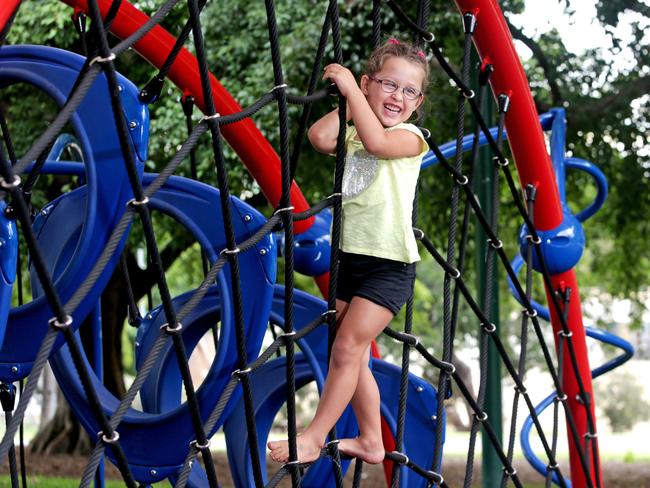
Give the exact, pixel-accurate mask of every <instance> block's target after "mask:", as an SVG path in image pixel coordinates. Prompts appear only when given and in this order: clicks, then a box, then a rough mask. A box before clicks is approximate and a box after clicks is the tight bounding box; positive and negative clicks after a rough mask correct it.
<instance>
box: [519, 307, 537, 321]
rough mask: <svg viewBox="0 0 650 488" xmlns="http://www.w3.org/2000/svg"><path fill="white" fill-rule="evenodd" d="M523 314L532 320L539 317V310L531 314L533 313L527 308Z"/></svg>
mask: <svg viewBox="0 0 650 488" xmlns="http://www.w3.org/2000/svg"><path fill="white" fill-rule="evenodd" d="M522 313H523V314H524V315H525V316H526V317H529V318H531V319H532V318H533V317H537V310H535V309H533V311H532V312H531V311H530V310H528V309H527V308H524V309H523V310H522Z"/></svg>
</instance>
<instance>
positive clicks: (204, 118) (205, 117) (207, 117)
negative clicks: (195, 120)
mask: <svg viewBox="0 0 650 488" xmlns="http://www.w3.org/2000/svg"><path fill="white" fill-rule="evenodd" d="M219 117H221V114H220V113H219V112H215V113H213V114H212V115H204V116H203V117H201V120H200V121H199V123H201V122H207V121H208V120H214V119H218V118H219Z"/></svg>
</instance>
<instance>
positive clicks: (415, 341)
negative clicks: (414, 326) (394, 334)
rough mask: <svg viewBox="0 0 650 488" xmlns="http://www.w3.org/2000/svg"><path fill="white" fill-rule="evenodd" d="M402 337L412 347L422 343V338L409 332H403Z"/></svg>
mask: <svg viewBox="0 0 650 488" xmlns="http://www.w3.org/2000/svg"><path fill="white" fill-rule="evenodd" d="M400 339H401V340H402V342H405V343H406V344H408V345H409V346H411V347H417V346H418V345H419V344H420V339H419V338H418V337H417V336H414V335H413V334H409V333H408V332H401V333H400Z"/></svg>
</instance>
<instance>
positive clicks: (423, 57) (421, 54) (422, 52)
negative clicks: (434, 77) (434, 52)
mask: <svg viewBox="0 0 650 488" xmlns="http://www.w3.org/2000/svg"><path fill="white" fill-rule="evenodd" d="M418 56H420V57H421V58H422V59H427V57H426V56H425V55H424V51H422V50H420V51H418Z"/></svg>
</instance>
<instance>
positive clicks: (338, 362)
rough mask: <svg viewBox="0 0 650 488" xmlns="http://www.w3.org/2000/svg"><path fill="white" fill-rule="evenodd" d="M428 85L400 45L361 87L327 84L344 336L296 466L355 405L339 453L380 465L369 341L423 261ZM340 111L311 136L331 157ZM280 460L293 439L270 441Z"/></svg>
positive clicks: (417, 60)
mask: <svg viewBox="0 0 650 488" xmlns="http://www.w3.org/2000/svg"><path fill="white" fill-rule="evenodd" d="M427 78H428V63H427V61H426V59H425V56H424V53H423V52H422V51H419V50H418V49H416V48H414V47H413V46H410V45H408V44H405V43H401V42H399V41H397V40H396V39H390V40H389V41H388V42H387V43H386V44H384V45H383V46H381V47H379V48H378V49H376V50H375V51H374V52H373V53H372V54H371V55H370V58H369V59H368V61H367V63H366V68H365V74H364V75H363V76H362V77H361V81H360V83H359V85H357V82H356V80H355V78H354V76H353V75H352V73H351V72H350V71H349V70H348V69H346V68H344V67H343V66H341V65H339V64H330V65H328V66H327V67H325V72H324V75H323V79H329V80H331V81H333V82H334V83H336V85H337V87H338V89H339V91H340V93H341V94H342V95H343V96H345V97H346V99H347V107H348V110H347V114H348V120H352V122H353V124H354V126H348V127H347V131H346V149H347V157H346V163H345V171H344V176H343V217H342V224H341V225H342V226H341V253H340V259H339V277H338V290H337V294H336V295H337V300H336V312H337V322H338V332H337V334H336V339H335V341H334V345H333V347H332V354H331V357H330V363H329V372H328V375H327V380H326V382H325V386H324V389H323V394H322V396H321V399H320V402H319V405H318V408H317V410H316V415H315V416H314V419H313V420H312V421H311V423H310V424H309V426H308V427H307V428H306V429H305V431H304V432H303V433H302V434H301V435H300V436H299V437H298V439H297V446H298V461H299V462H301V463H306V462H311V461H314V460H316V459H317V458H318V457H319V455H320V450H321V448H322V447H323V444H324V442H325V440H326V437H327V434H328V432H329V431H330V429H331V428H332V427H333V426H334V424H335V423H336V421H337V420H338V418H339V417H340V416H341V414H342V413H343V410H344V409H345V407H346V406H347V404H348V403H349V402H351V403H352V408H353V410H354V413H355V415H356V418H357V421H358V424H359V436H358V437H356V438H354V439H341V441H340V443H339V446H338V447H339V450H340V451H342V452H344V453H346V454H348V455H350V456H352V457H358V458H360V459H362V460H363V461H365V462H367V463H371V464H376V463H379V462H381V461H382V460H383V459H384V446H383V443H382V438H381V419H380V412H379V407H380V400H379V391H378V389H377V383H376V382H375V379H374V377H373V375H372V372H371V371H370V368H369V365H368V361H369V355H370V343H371V342H372V341H373V340H374V339H375V338H376V337H377V335H378V334H380V333H381V331H382V330H383V329H384V328H385V327H386V326H387V325H388V323H389V322H390V321H391V319H392V318H393V316H394V315H396V314H397V313H398V312H399V310H400V308H401V307H402V305H403V304H404V303H405V302H406V300H407V299H408V297H409V296H410V294H411V292H412V288H413V282H414V280H415V265H414V262H415V261H418V260H419V259H420V258H419V255H418V250H417V244H416V242H415V238H414V236H413V229H412V227H411V218H412V217H411V213H412V206H413V198H414V194H415V186H416V183H417V178H418V173H419V170H420V163H421V161H422V157H423V156H424V154H426V152H427V151H428V149H429V147H428V146H427V143H426V142H425V140H424V137H423V136H422V133H421V132H420V130H419V129H418V128H417V127H415V126H414V125H412V124H408V123H405V122H406V121H407V120H408V119H409V118H410V117H411V115H412V114H413V112H415V111H416V110H417V109H418V108H419V107H420V106H421V105H422V102H423V99H424V94H423V93H422V92H423V91H424V89H425V86H426V82H427ZM338 132H339V119H338V109H336V110H334V111H333V112H330V113H328V114H327V115H325V116H324V117H322V118H321V119H319V120H318V121H317V122H316V123H315V124H314V125H313V126H312V127H311V128H310V129H309V133H308V137H309V140H310V142H311V143H312V145H313V146H314V148H315V149H316V150H318V151H320V152H323V153H326V154H332V153H334V152H335V150H336V139H337V135H338ZM268 447H269V449H270V450H271V452H270V455H271V458H273V459H274V460H275V461H277V462H281V463H285V462H287V461H288V460H289V447H288V443H287V441H277V442H269V443H268Z"/></svg>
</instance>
